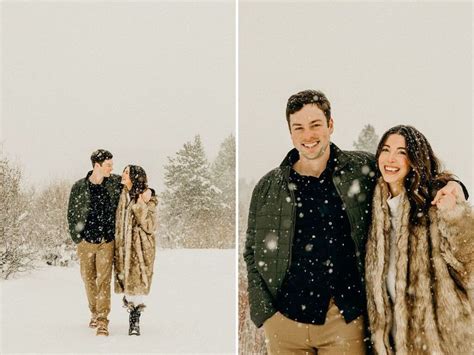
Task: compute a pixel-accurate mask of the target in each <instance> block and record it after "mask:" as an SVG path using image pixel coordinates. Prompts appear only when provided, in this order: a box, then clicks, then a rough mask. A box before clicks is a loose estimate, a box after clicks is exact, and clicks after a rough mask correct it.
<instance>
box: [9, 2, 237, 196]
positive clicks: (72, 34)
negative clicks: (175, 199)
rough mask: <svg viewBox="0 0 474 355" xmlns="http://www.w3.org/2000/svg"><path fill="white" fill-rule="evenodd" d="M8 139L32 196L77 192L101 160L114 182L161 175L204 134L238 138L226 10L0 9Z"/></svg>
mask: <svg viewBox="0 0 474 355" xmlns="http://www.w3.org/2000/svg"><path fill="white" fill-rule="evenodd" d="M1 11H2V17H1V41H2V47H1V62H2V63H1V64H2V65H1V69H2V73H1V74H2V78H1V91H2V92H1V103H2V111H1V118H2V122H1V127H0V133H1V138H0V140H1V141H2V142H3V148H4V150H5V151H6V153H7V154H8V155H9V156H10V157H11V158H12V159H13V160H15V161H16V162H18V163H19V164H20V165H21V166H22V167H23V170H24V173H25V176H26V178H27V184H34V185H39V186H44V184H45V183H47V182H48V181H49V180H51V179H57V178H64V179H68V180H71V181H73V180H77V179H79V178H81V177H83V176H85V173H86V172H87V170H89V169H90V167H91V165H90V160H89V157H90V154H91V152H92V151H94V150H95V149H97V148H104V149H108V150H110V151H111V152H112V153H113V154H114V165H115V170H114V172H116V173H121V171H122V169H123V167H124V166H125V165H126V164H130V163H132V164H133V163H135V164H138V165H142V166H143V167H144V168H145V170H146V171H147V173H148V175H149V178H150V182H151V185H152V186H153V187H155V188H158V189H159V190H161V189H162V188H163V186H162V185H163V165H164V164H165V163H166V162H167V159H166V157H167V156H171V155H173V154H174V153H175V152H176V151H177V150H178V149H180V148H181V147H182V145H183V144H184V143H185V142H186V141H189V140H192V139H193V137H194V135H195V134H198V133H199V134H201V137H202V141H203V143H204V146H205V149H206V152H207V154H208V157H209V158H210V159H213V158H215V156H216V155H217V151H218V149H219V146H220V143H221V142H222V141H223V140H224V138H225V137H227V136H228V135H229V134H231V133H235V4H234V3H232V2H231V1H217V2H206V1H199V2H196V1H193V2H179V3H174V2H169V1H167V2H163V1H143V2H137V1H120V2H118V1H116V2H98V1H75V2H72V1H63V2H46V1H41V2H40V1H37V2H13V1H3V2H1Z"/></svg>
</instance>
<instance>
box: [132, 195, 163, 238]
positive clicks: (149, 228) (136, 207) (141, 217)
mask: <svg viewBox="0 0 474 355" xmlns="http://www.w3.org/2000/svg"><path fill="white" fill-rule="evenodd" d="M157 205H158V199H157V198H156V197H155V196H153V197H152V198H151V199H150V201H148V202H144V201H143V200H139V201H138V202H137V203H135V204H133V205H132V212H133V215H134V216H135V220H136V223H137V226H138V227H140V228H141V229H142V230H143V231H144V232H145V233H146V234H153V233H154V232H155V229H156V207H157Z"/></svg>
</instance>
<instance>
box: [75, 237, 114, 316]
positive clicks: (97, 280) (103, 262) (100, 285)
mask: <svg viewBox="0 0 474 355" xmlns="http://www.w3.org/2000/svg"><path fill="white" fill-rule="evenodd" d="M77 255H78V257H79V262H80V264H81V277H82V280H83V281H84V285H85V287H86V293H87V300H88V301H89V309H90V311H91V313H92V317H93V318H96V319H97V321H98V322H101V321H102V322H106V323H107V316H108V315H109V313H110V282H111V279H112V264H113V257H114V242H113V241H112V242H109V243H105V242H103V243H100V244H93V243H88V242H86V241H84V240H83V241H82V242H80V243H79V244H78V245H77Z"/></svg>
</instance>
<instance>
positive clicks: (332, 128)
mask: <svg viewBox="0 0 474 355" xmlns="http://www.w3.org/2000/svg"><path fill="white" fill-rule="evenodd" d="M328 127H329V133H330V134H332V132H334V120H333V119H332V117H331V118H330V119H329V122H328Z"/></svg>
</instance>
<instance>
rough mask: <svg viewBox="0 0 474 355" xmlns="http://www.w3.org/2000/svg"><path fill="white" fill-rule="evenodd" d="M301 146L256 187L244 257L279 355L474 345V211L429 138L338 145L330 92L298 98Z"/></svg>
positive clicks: (291, 103)
mask: <svg viewBox="0 0 474 355" xmlns="http://www.w3.org/2000/svg"><path fill="white" fill-rule="evenodd" d="M286 119H287V123H288V127H289V130H290V136H291V139H292V142H293V145H294V149H293V150H291V151H290V152H289V153H288V155H287V156H286V157H285V159H284V160H283V162H282V163H281V165H280V166H279V167H278V168H276V169H274V170H272V171H270V172H269V173H268V174H266V175H265V176H264V177H263V178H262V179H261V180H260V181H259V182H258V184H257V185H256V187H255V189H254V192H253V195H252V200H251V204H250V209H249V217H248V229H247V240H246V245H245V251H244V259H245V261H246V263H247V273H248V274H247V275H248V295H249V301H250V314H251V318H252V320H253V321H254V323H255V325H256V326H257V327H263V329H264V332H265V337H266V344H267V349H268V352H269V353H270V354H277V353H281V354H316V353H318V354H319V353H321V354H323V353H324V354H365V353H366V351H367V347H368V345H369V344H367V345H366V340H368V339H370V338H366V329H365V328H366V325H369V329H370V333H371V340H372V348H373V350H374V351H375V352H376V353H378V354H391V353H394V352H397V353H401V354H407V353H417V354H418V353H459V354H460V353H463V354H465V353H466V354H467V353H470V352H471V351H472V349H473V346H474V344H473V334H472V331H473V323H472V315H473V312H472V304H470V302H469V301H472V299H471V297H470V296H472V292H473V291H472V290H473V289H474V279H473V275H474V274H473V272H474V258H473V256H474V239H473V235H472V233H473V225H474V222H473V214H472V210H471V208H470V206H469V205H468V204H467V202H466V201H465V200H464V195H467V192H465V191H464V193H463V191H462V190H461V186H460V185H459V184H458V183H457V182H456V181H455V180H454V177H453V176H452V175H451V174H449V173H447V172H443V171H442V170H441V167H440V164H439V161H438V159H437V157H436V156H435V154H434V153H433V151H432V149H431V146H430V144H429V143H428V141H427V139H426V138H425V136H424V135H423V134H421V133H420V132H419V131H418V130H416V129H415V128H414V127H411V126H396V127H393V128H391V129H390V130H388V131H387V132H386V133H385V134H384V136H383V137H382V140H381V141H380V143H379V145H378V148H377V152H376V154H375V156H374V155H372V154H370V153H366V152H354V151H342V150H341V149H339V148H338V147H337V146H336V145H335V144H333V143H332V142H331V141H330V138H331V134H332V133H333V130H334V122H333V118H332V116H331V106H330V103H329V101H328V99H327V98H326V96H325V95H324V94H323V93H322V92H320V91H314V90H306V91H303V92H300V93H297V94H295V95H293V96H291V97H290V98H289V100H288V103H287V108H286Z"/></svg>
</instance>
